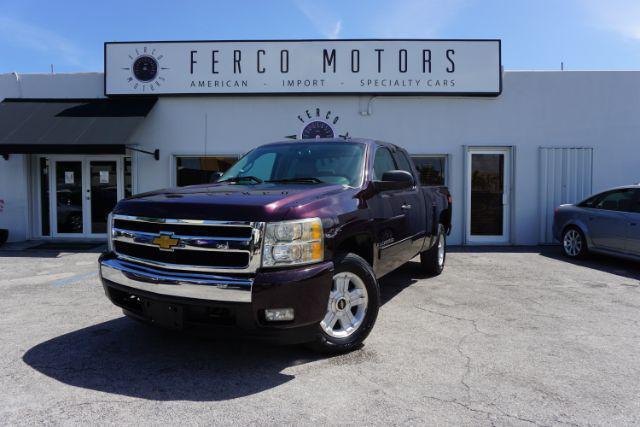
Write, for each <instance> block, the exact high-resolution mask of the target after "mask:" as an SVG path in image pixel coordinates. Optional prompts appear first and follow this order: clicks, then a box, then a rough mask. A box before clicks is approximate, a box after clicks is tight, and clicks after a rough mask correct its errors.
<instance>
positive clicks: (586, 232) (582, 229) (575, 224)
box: [560, 219, 593, 248]
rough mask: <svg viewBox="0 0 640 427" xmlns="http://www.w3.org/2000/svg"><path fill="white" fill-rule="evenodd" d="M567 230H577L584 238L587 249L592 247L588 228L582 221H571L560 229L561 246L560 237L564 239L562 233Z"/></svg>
mask: <svg viewBox="0 0 640 427" xmlns="http://www.w3.org/2000/svg"><path fill="white" fill-rule="evenodd" d="M568 228H577V229H578V230H579V231H580V232H581V233H582V235H583V236H584V239H585V241H586V243H587V248H590V247H592V246H593V242H592V241H591V236H590V233H589V228H588V227H587V226H586V224H585V223H584V222H583V221H580V220H576V219H574V220H571V221H569V222H567V223H566V224H564V226H563V227H562V231H561V234H560V237H561V239H560V243H561V244H562V237H564V233H565V232H566V231H567V229H568Z"/></svg>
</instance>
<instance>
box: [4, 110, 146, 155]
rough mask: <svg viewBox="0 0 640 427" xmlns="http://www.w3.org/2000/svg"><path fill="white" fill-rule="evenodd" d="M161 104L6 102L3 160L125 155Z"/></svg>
mask: <svg viewBox="0 0 640 427" xmlns="http://www.w3.org/2000/svg"><path fill="white" fill-rule="evenodd" d="M156 101H157V98H138V99H120V98H119V99H25V98H20V99H5V100H4V101H2V102H0V155H3V156H6V155H8V154H36V153H37V154H124V153H125V149H126V144H127V143H128V141H129V137H130V136H131V134H132V133H133V131H134V130H135V129H136V127H137V126H138V125H139V124H140V123H141V122H142V120H144V118H145V117H146V116H147V114H149V112H150V111H151V109H152V108H153V106H154V105H155V103H156Z"/></svg>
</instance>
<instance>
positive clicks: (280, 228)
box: [262, 218, 324, 267]
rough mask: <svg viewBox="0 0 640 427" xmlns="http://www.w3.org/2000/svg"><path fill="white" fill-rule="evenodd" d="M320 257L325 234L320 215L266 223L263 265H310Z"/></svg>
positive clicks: (320, 258) (318, 260) (322, 257)
mask: <svg viewBox="0 0 640 427" xmlns="http://www.w3.org/2000/svg"><path fill="white" fill-rule="evenodd" d="M323 259H324V234H323V232H322V221H321V220H320V218H309V219H301V220H295V221H281V222H270V223H267V227H266V229H265V236H264V248H263V250H262V266H263V267H278V266H283V265H300V264H311V263H314V262H320V261H322V260H323Z"/></svg>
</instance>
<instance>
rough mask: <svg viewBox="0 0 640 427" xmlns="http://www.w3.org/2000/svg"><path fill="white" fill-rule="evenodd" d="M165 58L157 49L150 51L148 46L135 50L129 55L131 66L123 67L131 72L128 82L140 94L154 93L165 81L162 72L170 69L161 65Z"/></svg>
mask: <svg viewBox="0 0 640 427" xmlns="http://www.w3.org/2000/svg"><path fill="white" fill-rule="evenodd" d="M163 57H164V55H162V54H160V53H159V52H158V51H157V50H156V49H151V50H150V49H148V48H147V47H146V46H145V47H143V48H142V49H135V52H132V53H131V54H129V59H130V60H131V66H130V67H123V70H126V71H129V75H128V76H127V82H128V83H129V84H130V85H131V86H132V87H133V88H134V89H138V90H139V91H140V92H147V91H149V92H154V91H155V90H156V89H157V88H159V87H160V86H162V83H164V81H165V78H164V76H162V72H163V71H164V70H168V69H169V68H167V67H163V66H162V65H161V64H160V62H161V61H162V58H163Z"/></svg>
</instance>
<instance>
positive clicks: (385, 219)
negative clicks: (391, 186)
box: [370, 147, 409, 275]
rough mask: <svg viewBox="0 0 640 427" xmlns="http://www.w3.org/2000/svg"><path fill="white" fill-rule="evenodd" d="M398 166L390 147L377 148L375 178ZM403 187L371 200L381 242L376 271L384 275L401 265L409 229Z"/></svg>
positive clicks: (377, 239) (374, 167)
mask: <svg viewBox="0 0 640 427" xmlns="http://www.w3.org/2000/svg"><path fill="white" fill-rule="evenodd" d="M396 169H397V166H396V163H395V160H394V159H393V155H392V154H391V151H390V150H389V149H388V148H387V147H378V148H377V150H376V153H375V155H374V164H373V176H372V180H373V181H380V180H382V175H383V174H384V173H385V172H388V171H391V170H396ZM401 193H402V191H401V190H386V191H381V192H380V193H378V194H376V196H375V197H373V198H372V199H371V200H370V204H371V208H372V214H373V216H374V227H375V236H376V243H377V244H378V253H377V262H376V274H378V275H382V274H386V273H388V272H389V271H391V270H393V269H394V268H396V267H397V266H399V265H401V264H402V258H403V257H402V256H401V255H402V253H403V252H404V251H406V248H404V250H403V246H404V245H405V244H406V242H407V241H406V238H407V237H408V236H409V231H408V230H407V227H406V222H405V212H404V210H403V209H402V204H403V200H404V199H403V198H402V194H401ZM405 261H406V260H405Z"/></svg>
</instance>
